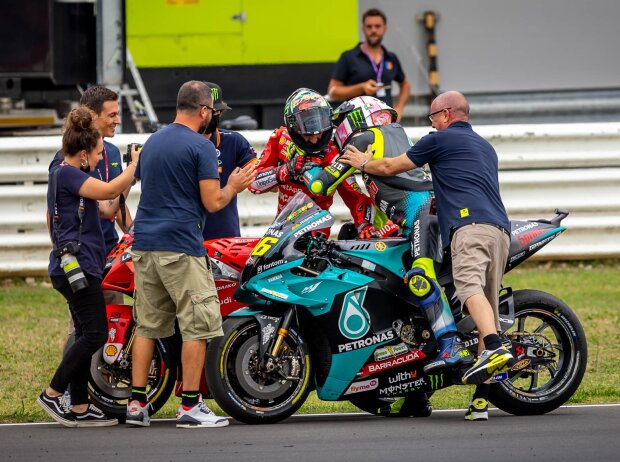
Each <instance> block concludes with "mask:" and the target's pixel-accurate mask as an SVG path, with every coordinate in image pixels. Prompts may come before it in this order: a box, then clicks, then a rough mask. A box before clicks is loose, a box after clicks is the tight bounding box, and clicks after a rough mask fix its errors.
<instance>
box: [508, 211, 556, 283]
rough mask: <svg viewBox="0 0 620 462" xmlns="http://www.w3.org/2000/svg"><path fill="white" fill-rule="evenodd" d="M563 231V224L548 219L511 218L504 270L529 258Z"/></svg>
mask: <svg viewBox="0 0 620 462" xmlns="http://www.w3.org/2000/svg"><path fill="white" fill-rule="evenodd" d="M564 231H566V228H565V227H564V226H559V225H558V226H556V225H555V224H554V223H552V222H549V221H548V220H530V221H523V220H511V221H510V250H509V251H508V261H507V262H506V270H505V272H506V273H507V272H508V271H510V270H511V269H513V268H514V267H515V266H517V265H519V264H520V263H521V262H523V261H524V260H527V259H528V258H530V257H531V256H532V255H534V254H535V253H536V252H538V251H539V250H540V249H542V248H543V247H544V246H545V245H547V244H548V243H549V242H551V241H552V240H553V239H555V238H556V237H558V236H559V235H560V234H562V233H563V232H564Z"/></svg>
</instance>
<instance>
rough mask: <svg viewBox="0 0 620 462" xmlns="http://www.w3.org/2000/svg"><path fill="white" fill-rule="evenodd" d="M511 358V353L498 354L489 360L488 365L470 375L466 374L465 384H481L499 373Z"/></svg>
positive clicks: (464, 377)
mask: <svg viewBox="0 0 620 462" xmlns="http://www.w3.org/2000/svg"><path fill="white" fill-rule="evenodd" d="M511 359H512V356H511V355H502V356H498V357H497V358H495V359H492V360H491V361H489V363H488V364H487V365H486V366H484V367H480V368H478V369H476V370H474V371H472V372H471V373H470V374H469V375H467V374H465V375H464V376H463V379H462V381H463V383H464V384H465V385H480V384H481V383H484V382H485V381H487V380H489V379H490V378H491V377H493V376H494V375H495V374H497V373H498V372H499V371H500V370H501V369H502V368H503V367H504V366H505V365H506V363H507V362H508V361H510V360H511Z"/></svg>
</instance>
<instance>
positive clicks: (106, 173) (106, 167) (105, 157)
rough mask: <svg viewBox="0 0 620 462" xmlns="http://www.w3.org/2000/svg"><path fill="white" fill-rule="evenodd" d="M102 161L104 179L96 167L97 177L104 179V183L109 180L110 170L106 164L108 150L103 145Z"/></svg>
mask: <svg viewBox="0 0 620 462" xmlns="http://www.w3.org/2000/svg"><path fill="white" fill-rule="evenodd" d="M103 163H104V164H105V180H104V179H103V176H101V170H99V169H97V173H98V174H99V179H100V180H101V181H105V182H106V183H109V182H110V170H109V166H108V151H106V149H105V145H104V146H103Z"/></svg>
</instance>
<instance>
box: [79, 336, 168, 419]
mask: <svg viewBox="0 0 620 462" xmlns="http://www.w3.org/2000/svg"><path fill="white" fill-rule="evenodd" d="M74 341H75V339H74V338H73V335H71V336H70V338H69V340H68V342H67V345H69V344H71V343H73V342H74ZM69 342H71V343H69ZM103 348H104V347H101V349H99V350H98V351H97V352H96V353H95V354H94V355H93V357H92V360H91V364H90V376H89V378H88V395H89V397H90V401H91V403H93V404H94V405H95V406H97V407H98V408H99V409H101V410H102V411H103V412H104V413H105V414H106V415H107V416H109V417H112V418H117V419H118V420H119V422H121V423H122V422H124V421H125V416H126V412H127V400H128V399H129V397H130V396H131V365H129V366H127V367H121V366H120V365H118V364H114V365H109V364H107V363H106V362H105V361H104V360H103V354H102V352H103ZM174 348H175V345H174V343H173V342H172V340H171V339H158V340H157V341H156V342H155V350H154V352H153V361H152V362H151V368H150V370H149V377H148V385H147V397H148V399H149V403H150V405H151V406H150V414H151V415H152V414H154V413H156V412H157V411H159V410H160V409H161V408H162V407H163V406H164V404H166V402H167V401H168V398H169V397H170V394H171V393H172V391H173V390H174V385H175V382H176V375H177V355H176V354H175V352H174Z"/></svg>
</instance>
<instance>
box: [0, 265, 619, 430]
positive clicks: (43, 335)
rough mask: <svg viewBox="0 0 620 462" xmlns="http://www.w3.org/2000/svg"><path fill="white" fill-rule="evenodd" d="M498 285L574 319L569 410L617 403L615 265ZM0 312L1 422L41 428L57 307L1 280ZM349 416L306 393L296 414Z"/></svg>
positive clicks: (58, 321) (533, 273) (449, 392)
mask: <svg viewBox="0 0 620 462" xmlns="http://www.w3.org/2000/svg"><path fill="white" fill-rule="evenodd" d="M504 283H505V284H507V285H511V286H512V287H513V288H515V289H519V288H535V289H539V290H544V291H547V292H550V293H552V294H554V295H556V296H558V297H559V298H561V299H562V300H564V302H566V303H567V304H568V305H569V306H570V307H572V309H573V310H574V311H575V312H576V314H577V315H578V316H579V318H580V320H581V322H582V324H583V326H584V329H585V331H586V335H587V338H588V349H589V359H588V368H587V372H586V375H585V377H584V379H583V382H582V384H581V386H580V388H579V389H578V390H577V392H576V393H575V395H574V396H573V397H572V398H571V400H570V401H569V403H609V402H620V385H618V383H620V371H619V370H618V364H620V341H619V340H618V338H619V335H618V334H620V261H607V262H573V263H538V264H530V265H526V266H524V267H523V268H518V269H517V270H515V271H513V272H511V273H509V274H508V275H507V276H506V277H505V278H504ZM0 307H1V308H0V326H2V341H1V342H0V422H30V421H47V420H49V418H48V417H47V415H45V414H44V413H43V411H41V410H40V409H39V407H38V406H37V405H36V403H35V399H36V396H37V395H38V394H39V393H40V391H41V390H42V389H43V388H44V387H45V386H46V385H47V384H48V383H49V380H50V379H51V377H52V375H53V373H54V370H55V368H56V366H57V365H58V362H59V360H60V356H61V352H62V346H63V344H64V339H65V337H66V333H67V320H68V313H67V309H66V305H65V303H64V300H63V298H62V297H61V296H60V294H58V293H57V292H56V291H54V290H53V289H52V288H51V287H50V286H49V283H48V282H46V281H45V280H43V281H38V282H35V281H32V280H30V281H29V284H28V283H26V282H24V281H23V280H16V281H11V280H0ZM471 391H472V388H471V387H450V388H448V389H445V390H441V391H439V392H438V393H436V394H435V395H434V396H433V399H432V401H433V405H434V407H435V409H445V408H452V407H460V408H462V407H465V406H466V404H467V401H468V400H469V394H470V393H471ZM178 403H179V400H178V398H174V397H173V398H171V399H170V401H169V402H168V403H167V404H166V406H165V407H164V408H163V409H162V410H161V411H160V412H159V413H158V416H161V417H170V416H173V415H174V412H175V410H176V407H177V406H178ZM356 410H357V409H356V408H355V407H353V406H352V405H351V404H349V403H348V402H346V401H343V402H322V401H320V400H318V399H317V398H316V394H315V393H312V395H311V396H310V398H309V399H308V401H307V402H306V403H305V404H304V405H303V407H302V408H301V410H300V412H307V413H310V412H313V413H314V412H350V411H356Z"/></svg>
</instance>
